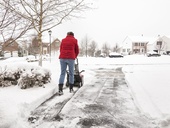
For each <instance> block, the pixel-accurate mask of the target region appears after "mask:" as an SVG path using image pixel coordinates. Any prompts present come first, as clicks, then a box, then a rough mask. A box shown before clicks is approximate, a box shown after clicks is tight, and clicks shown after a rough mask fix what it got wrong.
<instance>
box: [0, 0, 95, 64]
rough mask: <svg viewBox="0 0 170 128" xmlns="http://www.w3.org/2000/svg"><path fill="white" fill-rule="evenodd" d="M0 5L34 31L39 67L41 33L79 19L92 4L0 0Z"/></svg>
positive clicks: (68, 0)
mask: <svg viewBox="0 0 170 128" xmlns="http://www.w3.org/2000/svg"><path fill="white" fill-rule="evenodd" d="M6 1H8V4H6ZM0 5H1V6H4V8H6V9H9V10H10V11H12V12H13V13H14V14H15V16H17V17H20V18H21V19H22V20H24V21H26V22H27V25H28V26H30V28H33V29H34V31H36V33H37V35H38V42H39V48H40V60H39V65H40V66H42V34H43V32H45V31H48V30H50V29H52V28H54V27H56V26H57V25H59V24H61V23H62V22H63V21H66V20H70V19H71V18H79V17H81V15H80V14H81V12H83V11H85V10H88V9H90V8H91V7H90V6H91V5H92V4H91V3H86V2H85V0H1V2H0ZM21 25H23V26H24V24H21Z"/></svg>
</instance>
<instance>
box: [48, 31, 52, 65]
mask: <svg viewBox="0 0 170 128" xmlns="http://www.w3.org/2000/svg"><path fill="white" fill-rule="evenodd" d="M51 33H52V31H51V30H49V31H48V34H49V42H50V63H51Z"/></svg>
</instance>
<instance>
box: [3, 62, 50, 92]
mask: <svg viewBox="0 0 170 128" xmlns="http://www.w3.org/2000/svg"><path fill="white" fill-rule="evenodd" d="M50 80H51V72H50V71H49V70H47V69H45V68H43V67H40V66H35V65H29V64H22V65H13V66H11V65H10V66H5V67H1V71H0V87H7V86H11V85H18V86H19V87H20V88H21V89H26V88H30V87H34V86H41V87H44V84H46V83H49V82H50Z"/></svg>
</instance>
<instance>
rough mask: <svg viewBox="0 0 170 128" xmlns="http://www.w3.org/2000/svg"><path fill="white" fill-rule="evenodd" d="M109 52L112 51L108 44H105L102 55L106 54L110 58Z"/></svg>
mask: <svg viewBox="0 0 170 128" xmlns="http://www.w3.org/2000/svg"><path fill="white" fill-rule="evenodd" d="M109 50H110V47H109V45H108V44H107V43H104V44H103V46H102V53H104V54H105V55H106V56H108V55H109Z"/></svg>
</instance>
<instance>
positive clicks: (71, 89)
mask: <svg viewBox="0 0 170 128" xmlns="http://www.w3.org/2000/svg"><path fill="white" fill-rule="evenodd" d="M73 86H74V84H69V87H70V93H71V92H74V90H73Z"/></svg>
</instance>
